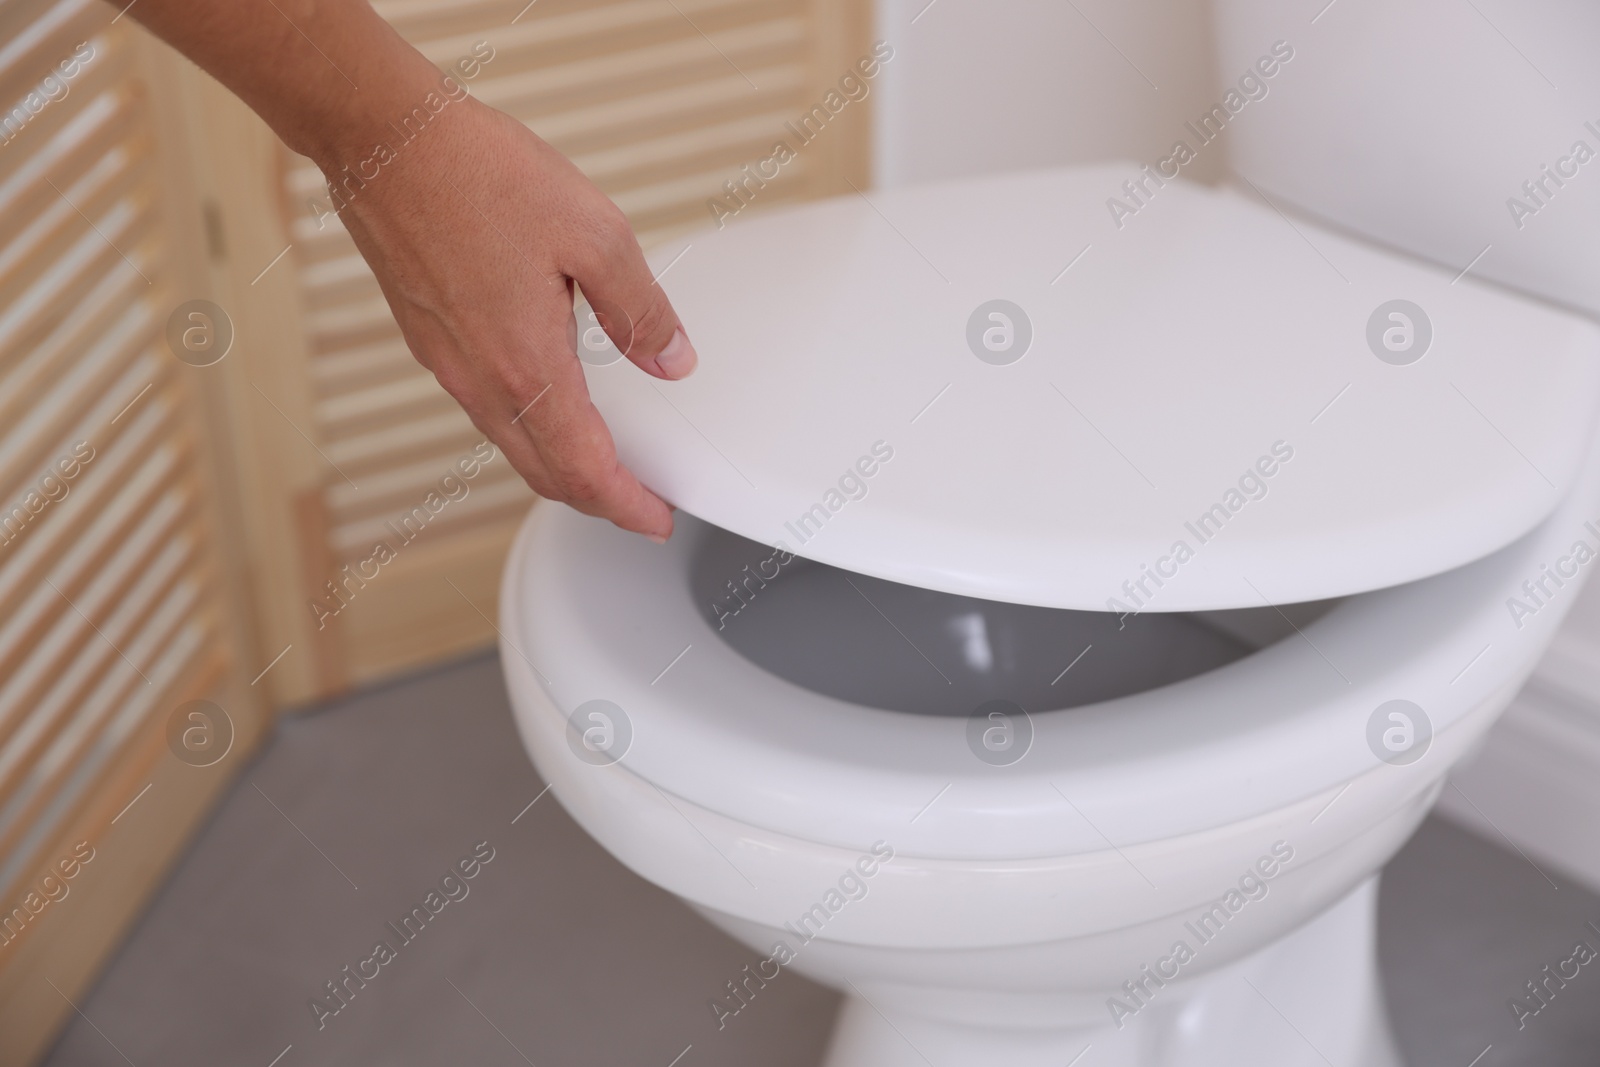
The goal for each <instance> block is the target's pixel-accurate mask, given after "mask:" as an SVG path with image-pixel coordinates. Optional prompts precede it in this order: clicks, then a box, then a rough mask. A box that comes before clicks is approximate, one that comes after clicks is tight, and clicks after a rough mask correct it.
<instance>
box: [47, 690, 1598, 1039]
mask: <svg viewBox="0 0 1600 1067" xmlns="http://www.w3.org/2000/svg"><path fill="white" fill-rule="evenodd" d="M541 788H542V786H541V783H540V782H539V781H538V779H537V778H536V776H535V775H534V773H533V770H532V768H531V766H530V765H529V763H528V760H527V757H526V756H525V755H524V754H523V751H522V747H521V745H520V743H519V742H518V739H517V737H516V735H515V733H514V730H513V728H512V726H511V722H510V717H509V712H508V709H507V706H506V697H505V693H504V689H503V688H502V686H501V683H500V676H499V667H498V664H497V662H496V661H495V660H494V659H492V658H482V659H476V660H472V661H468V662H464V663H461V664H457V665H454V666H451V667H448V668H444V669H441V670H438V671H435V672H433V673H430V674H426V675H423V676H420V677H417V678H413V679H410V680H408V681H405V682H402V683H398V684H395V685H392V686H389V687H387V688H383V689H379V690H375V691H372V692H369V693H365V694H361V695H358V696H355V697H352V698H350V699H348V700H345V701H343V702H341V703H339V704H337V705H335V706H333V707H331V708H329V709H327V710H325V711H323V712H321V713H318V714H314V715H310V716H307V717H303V718H292V719H286V720H285V721H284V722H283V723H282V725H281V728H280V730H279V732H278V735H277V737H276V738H275V739H274V740H273V742H272V743H271V745H270V746H269V747H268V749H267V751H266V752H265V754H264V755H263V756H262V757H261V758H260V759H259V760H258V761H257V762H256V764H255V765H253V766H252V767H249V768H247V769H246V771H245V773H244V774H243V775H242V776H241V778H240V780H239V783H238V785H237V787H236V788H235V789H234V790H233V792H232V794H231V795H230V796H229V797H228V798H227V800H226V801H225V803H224V804H223V805H222V806H221V808H220V809H219V810H218V812H217V813H216V815H215V817H214V818H213V819H212V821H211V822H210V824H209V825H208V826H207V828H206V829H205V830H204V832H203V833H202V834H201V836H200V838H199V840H198V841H197V843H196V844H195V846H194V848H193V849H192V851H191V852H190V853H189V854H188V856H187V857H186V858H185V860H184V861H183V863H182V865H181V866H180V867H179V868H178V870H177V872H176V873H175V874H174V876H173V878H172V881H171V883H170V884H169V885H168V886H167V888H166V890H165V891H164V892H163V893H162V894H161V896H160V897H159V899H158V900H157V901H156V902H155V904H154V906H153V907H152V908H151V909H150V911H149V912H148V914H147V915H146V916H145V918H144V920H143V921H142V922H141V923H140V925H139V926H138V927H137V928H136V929H135V931H134V933H133V936H132V937H131V938H130V939H129V941H128V943H127V944H126V946H125V947H124V948H123V950H122V952H121V953H120V954H119V955H118V957H117V958H116V960H115V961H114V963H113V965H112V966H111V968H110V969H109V970H108V971H107V972H106V974H105V976H104V977H103V978H102V980H101V981H100V983H99V985H98V986H97V987H96V988H95V989H94V991H93V992H92V994H91V995H90V996H89V997H88V998H87V1000H85V1001H80V1005H81V1007H82V1008H83V1012H84V1015H85V1016H86V1017H87V1019H88V1020H92V1022H93V1025H92V1026H91V1025H90V1023H89V1022H87V1021H85V1019H83V1018H79V1019H76V1020H75V1021H74V1022H73V1023H72V1024H71V1026H70V1027H69V1028H68V1029H67V1030H66V1032H65V1033H64V1035H63V1036H62V1038H61V1040H60V1042H59V1043H58V1045H57V1046H56V1048H55V1050H54V1052H53V1053H52V1055H51V1057H50V1058H49V1060H48V1061H47V1062H48V1063H49V1064H50V1067H125V1065H126V1064H129V1063H131V1064H136V1065H138V1067H150V1065H154V1064H173V1065H191V1064H192V1065H203V1064H219V1065H220V1064H228V1065H235V1067H269V1064H273V1063H274V1057H277V1056H280V1055H281V1056H282V1058H281V1059H279V1060H277V1061H276V1064H277V1067H309V1065H322V1064H325V1065H330V1067H332V1065H341V1067H342V1065H346V1064H358V1065H361V1067H391V1065H392V1067H402V1065H403V1067H412V1065H435V1064H437V1065H456V1064H473V1065H475V1067H478V1065H481V1067H496V1065H505V1067H514V1065H518V1064H538V1065H539V1067H587V1065H594V1067H600V1065H605V1067H617V1065H624V1064H627V1065H639V1067H668V1064H670V1063H672V1061H673V1058H674V1057H676V1056H678V1055H679V1054H680V1053H681V1052H683V1050H684V1049H685V1048H686V1047H687V1046H690V1045H692V1046H693V1048H692V1049H691V1050H690V1051H689V1052H688V1054H687V1055H686V1056H684V1057H683V1059H682V1060H681V1061H680V1065H679V1067H746V1065H761V1067H812V1065H815V1064H816V1063H817V1062H818V1061H819V1059H820V1057H821V1055H822V1051H823V1048H824V1045H825V1042H826V1039H827V1033H828V1028H829V1026H830V1024H831V1022H832V1017H833V1013H834V1009H835V1005H836V1003H837V1001H836V998H835V997H834V995H833V994H832V993H830V992H828V991H826V990H824V989H822V988H819V987H818V986H815V985H812V984H809V983H807V982H806V981H805V980H804V979H802V978H799V977H798V976H795V975H792V974H785V975H784V976H783V977H781V978H780V979H778V980H777V981H775V982H774V983H772V984H771V985H769V986H768V987H767V989H765V990H763V991H762V992H761V994H760V995H759V997H758V999H757V1000H756V1001H755V1002H754V1003H753V1004H752V1005H751V1008H750V1009H749V1010H746V1011H744V1012H741V1013H740V1014H739V1015H738V1016H737V1017H736V1018H735V1019H733V1020H731V1021H730V1023H729V1025H728V1027H727V1029H725V1030H723V1031H721V1032H718V1031H717V1029H716V1027H715V1024H714V1022H713V1019H712V1017H711V1014H710V1012H709V1011H708V1009H707V1007H706V1001H707V999H708V998H709V997H711V996H713V995H714V994H716V993H717V992H718V991H719V990H720V989H721V987H722V985H723V983H724V982H725V981H726V980H727V979H729V978H731V977H733V976H734V975H735V973H736V972H738V971H739V969H740V968H741V967H742V966H743V965H744V964H745V963H746V962H748V961H749V960H750V958H751V957H750V955H749V954H748V953H747V952H745V951H744V950H742V949H741V948H740V947H739V946H738V945H736V944H734V943H733V942H731V941H729V940H728V939H727V938H725V937H723V936H722V935H721V934H720V933H718V932H717V931H715V930H714V929H712V928H711V927H710V926H708V925H707V924H706V923H705V922H703V921H702V920H701V919H699V918H698V917H697V916H695V915H694V914H692V913H691V912H690V911H689V910H688V909H687V908H685V907H684V906H683V905H681V904H679V903H678V902H677V901H676V900H674V899H673V898H671V897H670V896H668V895H667V894H665V893H663V892H661V891H660V890H657V889H656V888H654V887H653V886H651V885H648V884H646V883H645V882H643V881H641V880H639V879H638V878H636V877H634V876H633V875H632V874H631V873H629V872H628V871H626V870H625V869H623V868H622V867H620V866H619V865H618V864H617V863H616V862H614V861H613V860H612V859H610V857H608V856H607V855H606V854H605V853H604V852H603V851H602V850H601V849H600V848H599V847H598V846H597V845H595V844H594V843H593V842H591V841H590V840H589V838H588V837H587V836H585V835H584V833H583V832H582V831H581V830H579V829H578V827H577V826H576V825H574V824H573V822H572V821H571V820H570V819H569V818H568V817H567V816H566V814H565V813H564V812H563V811H562V809H561V807H560V806H559V805H558V804H557V803H555V801H554V800H553V798H551V797H549V796H546V797H545V798H544V799H543V800H541V801H540V802H539V803H538V804H536V805H534V806H533V807H532V808H531V809H529V810H528V811H527V812H526V813H525V814H523V815H522V816H521V817H520V818H518V819H517V821H516V823H515V824H514V825H513V824H512V821H511V820H512V818H513V817H514V816H516V815H517V813H518V812H519V811H522V809H523V808H524V806H525V805H527V804H528V802H529V801H530V800H532V799H533V798H534V797H535V796H537V795H538V794H539V791H540V789H541ZM269 800H270V802H269ZM274 805H276V806H277V808H279V809H281V812H280V811H279V810H275V808H274ZM483 840H487V841H489V842H490V844H491V846H492V847H493V848H494V850H495V856H494V859H493V860H492V861H491V862H489V863H488V864H486V865H485V866H484V867H483V868H482V870H481V871H480V872H479V873H478V875H477V877H475V878H474V879H473V880H472V881H471V882H470V883H468V885H469V886H470V889H469V892H468V895H467V896H466V897H465V898H464V899H461V900H459V901H456V902H453V903H449V904H447V905H446V906H445V907H444V909H443V910H442V911H441V912H440V914H439V915H438V917H437V918H436V919H435V920H434V921H433V922H432V923H430V924H429V925H428V927H427V929H426V930H424V931H423V933H422V934H421V935H419V936H418V937H417V939H416V940H415V941H414V942H413V943H411V944H408V945H405V946H403V947H401V948H400V949H399V952H398V957H397V958H396V959H395V960H393V961H392V962H391V963H389V964H387V965H385V966H383V967H382V969H381V970H380V971H379V973H378V976H377V977H376V978H373V979H372V980H371V982H369V983H368V985H367V986H366V987H365V988H364V989H361V990H360V991H359V992H358V993H357V995H356V996H355V997H354V998H353V999H352V1000H351V1002H350V1004H349V1006H348V1007H346V1008H345V1009H344V1010H342V1011H341V1012H340V1013H339V1014H338V1015H336V1016H332V1017H329V1018H327V1019H325V1020H324V1021H325V1026H324V1028H323V1029H321V1030H320V1031H319V1030H318V1028H317V1023H316V1018H315V1016H314V1013H313V1012H312V1010H311V1009H310V1008H309V1007H308V1001H309V999H310V998H311V997H312V996H314V995H317V994H318V993H320V992H322V987H323V983H324V982H326V981H328V980H330V979H333V978H334V977H336V975H337V974H338V972H339V971H340V968H342V967H344V966H345V965H346V964H349V965H352V967H353V966H354V965H355V964H356V962H357V961H358V960H360V959H363V958H365V957H366V956H368V955H369V954H370V953H371V950H372V946H373V944H374V943H375V942H376V941H377V940H378V939H379V938H385V939H388V940H391V941H393V940H396V939H395V938H393V936H392V935H390V934H389V933H387V932H386V930H385V928H384V924H385V922H387V921H398V919H399V918H400V916H401V915H402V914H404V913H405V912H406V910H407V909H409V908H410V907H411V905H412V904H414V903H417V902H419V901H420V900H421V899H422V897H423V896H424V894H426V893H427V891H428V890H429V889H430V888H431V887H433V886H434V885H435V884H436V883H437V882H438V880H439V878H440V876H441V875H442V874H443V873H444V871H445V869H446V867H447V866H449V865H450V864H452V863H454V862H455V861H456V860H458V859H459V858H461V857H462V856H464V855H466V854H467V853H468V852H469V851H471V849H472V847H473V845H474V844H475V843H476V842H479V841H483ZM1549 873H1550V874H1551V877H1553V878H1554V879H1555V881H1556V882H1557V883H1558V884H1559V885H1560V889H1559V890H1556V889H1554V888H1552V887H1551V885H1550V883H1549V882H1547V881H1546V880H1545V877H1544V876H1543V875H1541V874H1540V873H1539V872H1538V871H1537V870H1535V869H1534V868H1533V867H1532V866H1530V865H1529V864H1528V863H1527V862H1525V861H1524V860H1523V859H1521V858H1520V857H1519V856H1517V855H1516V854H1515V853H1514V852H1510V851H1507V850H1504V849H1502V848H1500V847H1496V846H1495V845H1493V844H1490V843H1487V842H1485V841H1482V840H1480V839H1479V838H1477V837H1474V836H1473V835H1471V834H1469V833H1467V832H1466V831H1464V830H1461V829H1458V828H1456V827H1454V826H1452V825H1451V824H1448V823H1444V822H1441V821H1438V820H1434V821H1431V822H1429V823H1428V824H1427V825H1425V826H1424V828H1423V829H1422V831H1421V832H1420V833H1419V834H1418V835H1417V837H1416V838H1415V839H1414V840H1413V841H1412V842H1411V844H1410V845H1408V846H1407V848H1406V849H1405V851H1404V852H1402V853H1401V855H1400V856H1399V857H1398V858H1397V859H1396V860H1395V862H1394V863H1393V864H1392V865H1391V867H1390V868H1389V871H1388V873H1387V875H1386V877H1385V882H1384V890H1383V896H1382V907H1381V920H1380V921H1381V924H1382V928H1381V949H1382V958H1383V965H1384V976H1385V982H1386V983H1387V987H1388V993H1389V997H1390V1003H1391V1005H1392V1013H1393V1017H1394V1021H1395V1025H1396V1029H1397V1031H1398V1032H1399V1035H1400V1038H1401V1041H1402V1044H1403V1046H1404V1047H1405V1050H1406V1053H1407V1055H1408V1057H1409V1067H1468V1064H1469V1063H1470V1062H1471V1061H1472V1059H1473V1057H1475V1056H1478V1055H1479V1053H1480V1052H1482V1051H1483V1050H1484V1048H1485V1047H1486V1046H1488V1045H1490V1044H1491V1043H1492V1044H1493V1048H1492V1049H1490V1050H1489V1051H1488V1053H1487V1054H1486V1055H1484V1056H1483V1058H1482V1059H1481V1060H1480V1061H1479V1062H1478V1065H1477V1067H1505V1065H1512V1064H1517V1065H1529V1067H1533V1065H1537V1067H1594V1065H1596V1064H1600V969H1592V968H1587V967H1586V968H1584V969H1583V971H1582V972H1581V974H1580V977H1579V978H1577V979H1576V980H1574V981H1573V982H1572V983H1571V984H1569V985H1568V987H1567V988H1566V989H1565V990H1563V991H1562V993H1561V995H1560V996H1559V997H1558V998H1557V999H1555V1000H1554V1001H1553V1002H1552V1003H1551V1005H1550V1006H1549V1007H1548V1008H1547V1009H1545V1010H1544V1011H1542V1012H1541V1013H1540V1014H1539V1016H1538V1017H1536V1018H1534V1019H1532V1020H1530V1021H1529V1025H1528V1026H1527V1027H1526V1029H1524V1030H1523V1031H1521V1032H1520V1033H1519V1032H1518V1031H1517V1030H1516V1027H1515V1024H1514V1022H1513V1020H1512V1017H1511V1014H1510V1012H1509V1011H1508V1009H1507V1007H1506V1001H1507V998H1509V997H1511V996H1513V995H1514V994H1515V993H1517V992H1518V991H1519V989H1520V988H1521V986H1522V984H1523V983H1524V982H1525V981H1526V980H1528V979H1530V978H1534V977H1535V976H1536V975H1538V974H1539V972H1540V969H1541V968H1542V967H1543V966H1544V964H1546V963H1552V964H1553V963H1555V962H1557V961H1559V960H1561V959H1563V958H1565V957H1566V956H1568V955H1569V954H1570V953H1571V950H1572V945H1573V942H1574V941H1576V940H1577V939H1578V938H1580V937H1584V936H1586V935H1584V934H1583V932H1582V929H1581V928H1582V926H1583V923H1584V922H1585V921H1586V920H1590V919H1593V920H1595V921H1596V922H1597V924H1600V898H1597V897H1595V896H1594V895H1592V894H1589V893H1586V892H1584V891H1583V890H1582V889H1580V888H1578V887H1577V886H1575V885H1572V884H1569V883H1568V882H1567V880H1566V879H1564V878H1563V877H1562V876H1561V875H1559V874H1558V873H1556V872H1553V871H1552V872H1549ZM357 887H359V888H357ZM1587 937H1588V939H1589V940H1590V942H1591V943H1592V944H1596V945H1597V947H1600V938H1595V937H1594V936H1593V935H1592V934H1591V935H1587ZM113 1043H114V1045H115V1047H113ZM997 1067H998V1065H997Z"/></svg>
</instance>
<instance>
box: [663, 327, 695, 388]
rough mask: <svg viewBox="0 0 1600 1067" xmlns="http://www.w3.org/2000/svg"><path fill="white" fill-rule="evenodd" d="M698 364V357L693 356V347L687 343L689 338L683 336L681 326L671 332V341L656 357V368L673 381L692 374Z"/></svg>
mask: <svg viewBox="0 0 1600 1067" xmlns="http://www.w3.org/2000/svg"><path fill="white" fill-rule="evenodd" d="M699 362H700V357H699V356H697V355H695V351H694V345H691V344H690V343H689V338H688V337H686V336H685V335H684V332H683V327H681V326H680V327H678V328H677V329H676V330H673V331H672V340H670V341H668V342H667V347H665V348H663V349H662V350H661V354H660V355H659V356H657V357H656V367H657V368H659V369H660V371H661V373H662V374H665V375H666V376H667V377H668V378H671V379H673V380H674V381H676V380H677V379H679V378H687V377H688V376H689V375H691V374H693V373H694V368H695V365H696V364H697V363H699Z"/></svg>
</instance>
